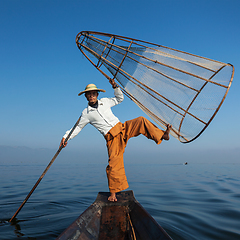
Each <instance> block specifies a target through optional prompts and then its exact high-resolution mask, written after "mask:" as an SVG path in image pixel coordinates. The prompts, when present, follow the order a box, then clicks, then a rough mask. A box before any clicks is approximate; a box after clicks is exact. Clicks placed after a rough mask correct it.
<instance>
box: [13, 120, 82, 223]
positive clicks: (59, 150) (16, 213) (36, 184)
mask: <svg viewBox="0 0 240 240" xmlns="http://www.w3.org/2000/svg"><path fill="white" fill-rule="evenodd" d="M80 119H81V117H80V118H79V119H78V120H77V122H76V123H75V125H74V126H73V128H72V130H71V131H70V132H69V134H68V136H67V138H66V139H65V141H64V145H65V143H66V142H67V141H68V139H69V138H70V136H71V134H72V133H73V131H74V129H75V128H76V127H77V125H78V123H79V121H80ZM63 147H64V146H63V144H62V145H61V146H60V147H59V149H58V150H57V152H56V153H55V155H54V157H53V158H52V160H51V162H50V163H49V164H48V166H47V167H46V169H45V170H44V172H43V173H42V175H41V176H40V178H39V179H38V180H37V182H36V183H35V185H34V186H33V188H32V190H31V191H30V192H29V194H28V195H27V197H26V198H25V200H24V201H23V203H22V204H21V206H20V207H19V208H18V210H17V211H16V212H15V214H14V215H13V216H12V218H11V219H10V220H9V222H12V220H13V219H14V218H15V217H16V216H17V215H18V213H19V212H20V211H21V209H22V207H23V206H24V204H25V203H26V202H27V200H28V199H29V198H30V196H31V195H32V193H33V191H34V190H35V189H36V187H37V186H38V184H39V183H40V182H41V180H42V179H43V177H44V175H45V174H46V172H47V171H48V169H49V168H50V167H51V165H52V164H53V162H54V160H55V159H56V158H57V156H58V154H59V153H60V152H61V150H62V149H63Z"/></svg>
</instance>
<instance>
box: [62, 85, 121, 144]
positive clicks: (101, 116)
mask: <svg viewBox="0 0 240 240" xmlns="http://www.w3.org/2000/svg"><path fill="white" fill-rule="evenodd" d="M114 95H115V97H113V98H101V99H100V100H98V107H97V108H93V107H91V106H90V105H88V106H87V107H86V108H85V109H84V110H83V111H82V115H81V119H80V122H79V124H78V125H77V127H76V128H75V130H74V131H73V132H72V134H71V136H70V138H69V140H70V139H72V138H74V137H75V136H77V135H78V133H79V132H80V131H81V130H82V129H83V128H84V127H85V126H86V125H87V124H88V123H90V124H92V125H93V126H94V127H95V128H97V130H98V131H99V132H100V133H102V135H103V136H105V135H106V134H107V133H108V131H109V130H110V129H111V128H112V127H114V126H115V125H116V124H117V123H118V122H119V119H118V118H117V117H116V116H115V115H114V114H113V113H112V110H111V107H113V106H115V105H117V104H119V103H121V102H122V101H123V99H124V97H123V93H122V91H121V89H120V88H115V89H114ZM70 131H71V129H70V130H68V131H67V132H66V133H65V135H64V136H63V137H64V138H67V136H68V134H69V132H70Z"/></svg>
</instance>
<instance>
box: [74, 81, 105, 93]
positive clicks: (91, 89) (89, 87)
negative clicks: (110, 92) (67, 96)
mask: <svg viewBox="0 0 240 240" xmlns="http://www.w3.org/2000/svg"><path fill="white" fill-rule="evenodd" d="M95 90H96V91H100V92H106V91H105V90H103V89H98V88H97V86H96V85H95V84H92V83H90V84H88V85H87V86H86V87H85V90H84V91H82V92H80V93H79V94H78V96H80V95H82V94H83V93H85V92H89V91H95Z"/></svg>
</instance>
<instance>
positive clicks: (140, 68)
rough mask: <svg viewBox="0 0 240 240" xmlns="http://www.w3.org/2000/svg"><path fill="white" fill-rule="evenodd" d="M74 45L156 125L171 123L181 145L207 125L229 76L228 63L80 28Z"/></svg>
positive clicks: (231, 75) (229, 78) (194, 137)
mask: <svg viewBox="0 0 240 240" xmlns="http://www.w3.org/2000/svg"><path fill="white" fill-rule="evenodd" d="M76 43H77V46H78V48H79V49H80V51H81V52H82V53H83V54H84V55H85V57H87V59H88V60H89V61H90V62H91V63H92V64H93V65H94V66H95V67H96V68H97V69H98V70H99V71H100V72H101V73H102V74H104V76H105V77H107V78H108V79H110V78H112V79H116V80H117V81H118V83H119V86H120V87H121V89H122V90H123V92H124V93H125V94H126V95H127V96H128V97H130V98H131V99H132V100H133V101H134V102H135V103H136V104H137V105H138V106H139V107H140V108H141V109H142V110H143V111H144V112H145V113H146V114H147V115H148V116H149V117H150V118H151V119H152V120H153V121H154V122H156V123H157V124H158V125H160V126H162V127H163V128H166V125H167V124H171V125H172V127H173V128H172V131H171V134H172V135H173V136H174V137H176V138H177V139H179V140H180V141H181V142H184V143H186V142H190V141H193V140H194V139H196V138H197V137H198V136H199V135H200V134H201V133H202V132H203V131H204V130H205V129H206V127H207V126H208V125H209V123H210V122H211V121H212V119H213V118H214V116H215V115H216V113H217V111H218V110H219V108H220V106H221V104H222V103H223V101H224V99H225V97H226V95H227V93H228V90H229V88H230V85H231V82H232V79H233V74H234V68H233V66H232V65H231V64H225V63H222V62H218V61H214V60H211V59H207V58H203V57H200V56H196V55H193V54H189V53H186V52H182V51H179V50H175V49H172V48H168V47H164V46H161V45H157V44H153V43H148V42H144V41H140V40H136V39H132V38H126V37H122V36H117V35H113V34H105V33H98V32H80V33H79V34H78V35H77V38H76ZM107 70H108V71H107ZM109 73H110V74H109Z"/></svg>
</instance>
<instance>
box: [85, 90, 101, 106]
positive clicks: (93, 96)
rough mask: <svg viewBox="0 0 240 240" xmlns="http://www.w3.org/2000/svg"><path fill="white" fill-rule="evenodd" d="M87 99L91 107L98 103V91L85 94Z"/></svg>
mask: <svg viewBox="0 0 240 240" xmlns="http://www.w3.org/2000/svg"><path fill="white" fill-rule="evenodd" d="M85 97H86V98H87V100H88V102H89V104H90V105H93V104H95V103H96V102H97V97H98V91H96V90H94V91H89V92H86V93H85Z"/></svg>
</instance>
